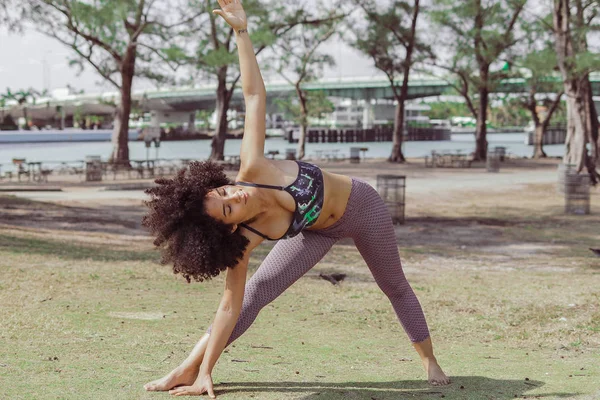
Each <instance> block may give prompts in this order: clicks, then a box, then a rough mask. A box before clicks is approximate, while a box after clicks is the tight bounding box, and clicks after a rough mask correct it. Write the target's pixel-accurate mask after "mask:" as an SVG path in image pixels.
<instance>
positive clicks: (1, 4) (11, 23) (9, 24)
mask: <svg viewBox="0 0 600 400" xmlns="http://www.w3.org/2000/svg"><path fill="white" fill-rule="evenodd" d="M25 10H26V8H25V7H24V4H23V3H22V2H20V1H18V0H0V28H6V29H7V30H8V31H16V32H18V31H20V30H21V21H22V17H23V15H24V13H25Z"/></svg>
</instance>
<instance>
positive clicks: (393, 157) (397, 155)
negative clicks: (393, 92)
mask: <svg viewBox="0 0 600 400" xmlns="http://www.w3.org/2000/svg"><path fill="white" fill-rule="evenodd" d="M403 140H404V100H398V105H396V112H395V114H394V135H393V142H392V154H390V157H389V158H388V161H389V162H395V163H404V162H406V159H405V158H404V154H403V153H402V142H403Z"/></svg>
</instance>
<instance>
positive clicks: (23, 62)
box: [0, 30, 380, 93]
mask: <svg viewBox="0 0 600 400" xmlns="http://www.w3.org/2000/svg"><path fill="white" fill-rule="evenodd" d="M323 51H324V52H327V53H329V54H330V55H331V56H333V57H334V58H335V59H336V66H335V67H333V68H332V69H329V70H327V71H325V73H324V76H325V77H331V78H336V77H353V76H373V75H374V74H379V73H380V72H378V71H377V70H376V69H375V68H374V67H372V62H371V61H370V60H369V59H368V58H366V57H364V56H362V55H361V54H359V53H358V52H357V51H356V50H354V49H352V48H350V47H349V46H348V45H346V44H344V43H341V42H340V41H339V40H336V41H335V42H332V43H330V44H325V45H323ZM0 54H2V57H0V93H4V92H6V88H10V89H11V90H12V91H15V90H19V89H28V88H30V87H31V88H34V89H36V90H39V91H41V90H44V89H48V90H49V91H52V90H53V89H59V88H66V87H67V85H70V86H72V87H74V88H75V89H77V90H81V89H83V90H84V91H85V93H99V92H104V91H114V90H115V89H114V87H113V86H112V85H110V84H109V83H107V82H103V79H102V78H101V77H100V76H99V75H98V74H96V73H95V72H94V71H93V69H92V68H91V67H86V68H85V70H84V71H83V73H81V75H77V73H78V69H77V68H74V67H70V66H69V62H68V59H69V57H70V56H71V55H72V51H71V50H69V49H68V48H67V47H66V46H64V45H62V44H61V43H59V42H57V41H56V40H55V39H52V38H50V37H47V36H45V35H43V34H41V33H38V32H36V31H25V32H23V33H20V34H15V33H7V32H6V31H2V30H0ZM259 62H260V60H259ZM269 78H270V77H269V76H265V80H268V79H269ZM153 87H154V86H153V85H152V84H150V83H148V82H140V81H139V80H138V84H137V86H134V90H136V89H137V90H143V89H151V88H153Z"/></svg>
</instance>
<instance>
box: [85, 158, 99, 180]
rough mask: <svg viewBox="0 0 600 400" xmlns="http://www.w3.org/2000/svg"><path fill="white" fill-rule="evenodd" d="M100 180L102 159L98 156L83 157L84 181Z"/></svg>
mask: <svg viewBox="0 0 600 400" xmlns="http://www.w3.org/2000/svg"><path fill="white" fill-rule="evenodd" d="M101 180H102V159H101V157H100V156H86V157H85V181H86V182H99V181H101Z"/></svg>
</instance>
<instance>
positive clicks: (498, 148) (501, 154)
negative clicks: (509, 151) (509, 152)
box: [494, 146, 506, 161]
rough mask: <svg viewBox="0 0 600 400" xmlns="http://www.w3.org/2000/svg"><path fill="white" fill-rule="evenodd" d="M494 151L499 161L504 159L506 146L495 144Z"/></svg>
mask: <svg viewBox="0 0 600 400" xmlns="http://www.w3.org/2000/svg"><path fill="white" fill-rule="evenodd" d="M494 152H495V153H496V154H498V157H499V158H500V161H504V158H505V157H506V147H502V146H496V147H494Z"/></svg>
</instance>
